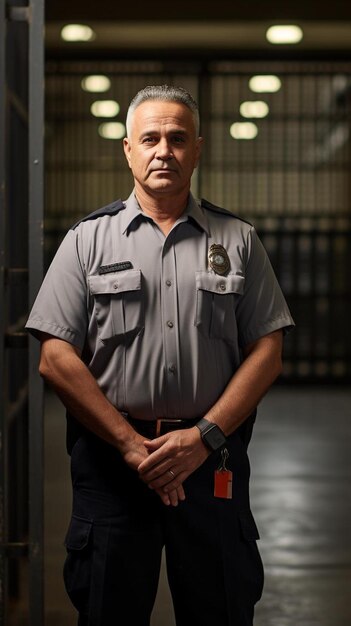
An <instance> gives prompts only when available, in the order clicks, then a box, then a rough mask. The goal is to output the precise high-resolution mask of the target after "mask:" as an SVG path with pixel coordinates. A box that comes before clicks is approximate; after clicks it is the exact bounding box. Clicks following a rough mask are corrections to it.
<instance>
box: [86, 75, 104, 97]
mask: <svg viewBox="0 0 351 626" xmlns="http://www.w3.org/2000/svg"><path fill="white" fill-rule="evenodd" d="M81 85H82V89H84V91H91V92H92V93H102V92H104V91H108V90H109V89H110V87H111V81H110V79H109V78H108V77H107V76H104V75H103V74H96V75H91V76H86V77H85V78H83V80H82V82H81Z"/></svg>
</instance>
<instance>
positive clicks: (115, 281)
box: [88, 270, 141, 295]
mask: <svg viewBox="0 0 351 626" xmlns="http://www.w3.org/2000/svg"><path fill="white" fill-rule="evenodd" d="M88 282H89V289H90V293H91V294H92V295H98V294H103V293H106V294H108V293H109V294H112V293H122V292H123V291H136V290H137V289H141V270H126V271H125V272H114V273H113V274H102V275H101V276H97V275H96V276H88Z"/></svg>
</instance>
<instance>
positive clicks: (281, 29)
mask: <svg viewBox="0 0 351 626" xmlns="http://www.w3.org/2000/svg"><path fill="white" fill-rule="evenodd" d="M302 37H303V32H302V28H300V26H296V25H295V24H289V25H285V26H279V25H276V26H271V27H270V28H269V29H268V30H267V32H266V38H267V39H268V41H269V43H283V44H291V43H299V41H301V39H302Z"/></svg>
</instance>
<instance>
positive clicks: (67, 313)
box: [27, 193, 293, 419]
mask: <svg viewBox="0 0 351 626" xmlns="http://www.w3.org/2000/svg"><path fill="white" fill-rule="evenodd" d="M116 206H117V209H116V207H115V210H113V209H114V207H113V205H110V207H107V208H106V210H102V211H101V212H100V214H99V215H98V216H96V214H95V216H94V219H87V220H86V221H82V222H80V223H79V224H78V225H77V226H75V227H74V228H73V229H72V230H70V231H69V232H68V234H67V235H66V237H65V239H64V241H63V243H62V244H61V246H60V248H59V250H58V252H57V254H56V256H55V258H54V260H53V262H52V264H51V266H50V268H49V271H48V273H47V275H46V277H45V280H44V282H43V284H42V287H41V289H40V291H39V294H38V296H37V299H36V301H35V303H34V306H33V309H32V311H31V314H30V317H29V320H28V322H27V328H28V329H30V330H31V332H33V334H36V332H37V331H42V332H45V333H49V334H50V335H53V336H54V337H58V338H59V339H63V340H65V341H68V342H69V343H71V344H73V345H74V346H77V347H78V348H80V349H81V350H82V359H83V361H84V362H85V364H86V365H87V366H88V368H89V370H90V371H91V373H92V374H93V376H94V377H95V378H96V380H97V382H98V384H99V386H100V387H101V389H102V390H103V392H104V393H105V394H106V396H107V397H108V398H109V400H110V401H111V402H112V403H113V404H114V405H115V406H116V407H117V408H118V409H119V410H121V411H126V412H128V413H129V414H130V415H131V416H133V417H135V418H139V419H154V418H157V417H166V418H177V417H178V418H179V417H182V418H194V417H199V416H202V415H204V414H205V413H206V411H207V410H208V409H209V408H210V407H211V406H212V405H213V404H214V403H215V402H216V400H217V399H218V397H219V396H220V395H221V393H222V392H223V390H224V388H225V387H226V385H227V383H228V382H229V380H230V378H231V377H232V376H233V374H234V373H235V371H236V370H237V368H238V367H239V366H240V364H241V362H242V348H243V347H244V346H245V345H246V344H247V343H249V342H252V341H255V340H257V339H259V338H260V337H262V336H264V335H266V334H268V333H270V332H272V331H275V330H277V329H279V328H285V329H287V328H288V327H291V326H292V325H293V320H292V318H291V315H290V313H289V310H288V307H287V305H286V302H285V300H284V297H283V295H282V292H281V290H280V287H279V285H278V283H277V280H276V278H275V275H274V273H273V270H272V267H271V265H270V263H269V260H268V257H267V255H266V253H265V250H264V248H263V246H262V244H261V243H260V241H259V239H258V237H257V235H256V232H255V230H254V228H253V227H252V226H251V225H250V224H248V223H247V222H245V221H243V220H241V219H239V218H237V217H235V216H234V215H233V214H231V213H229V212H226V211H224V210H221V209H218V208H217V207H214V206H213V205H210V204H209V203H206V202H203V203H199V202H197V201H196V200H195V199H194V198H193V197H192V196H191V195H190V196H189V202H188V205H187V208H186V210H185V212H184V213H183V215H182V216H181V217H180V218H179V219H178V220H177V222H176V223H175V225H174V226H173V228H172V230H171V232H170V233H169V234H168V235H167V237H165V236H164V234H163V233H162V231H161V230H160V229H159V227H158V226H157V225H156V223H154V222H153V220H152V219H151V218H149V217H148V216H146V215H145V214H143V213H142V211H141V209H140V207H139V205H138V203H137V201H136V198H135V196H134V193H133V194H132V195H131V196H130V197H129V199H128V200H127V201H126V202H125V203H123V204H122V203H120V205H116ZM119 206H120V209H119V210H118V207H119ZM213 243H216V244H221V245H222V246H223V247H224V248H225V250H226V251H227V253H228V256H229V259H230V269H229V272H228V273H227V274H226V275H225V276H220V275H218V274H216V273H215V272H214V271H213V270H212V269H211V268H210V267H209V265H208V250H209V247H210V246H211V244H213ZM123 262H130V263H129V264H128V266H127V267H128V269H123V268H124V267H125V266H123V265H119V266H116V265H115V264H118V263H120V264H122V263H123ZM110 265H111V266H112V267H110V268H109V267H107V268H106V267H105V266H110ZM101 267H102V268H103V270H101ZM101 271H103V272H104V273H101ZM99 272H100V273H99Z"/></svg>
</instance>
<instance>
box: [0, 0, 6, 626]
mask: <svg viewBox="0 0 351 626" xmlns="http://www.w3.org/2000/svg"><path fill="white" fill-rule="evenodd" d="M5 9H6V7H5V0H0V381H1V382H0V626H4V625H5V619H6V617H5V611H6V606H5V605H6V578H7V577H6V557H5V543H6V540H7V536H6V518H5V505H6V502H5V498H6V493H5V480H6V479H5V476H6V472H5V465H6V459H5V439H6V414H5V384H4V381H5V344H4V336H5V258H6V257H5V244H6V237H5V226H6V221H5V211H6V185H5V180H6V167H5V158H6V155H5V149H6V148H5V129H6V119H5V117H6V64H5V51H6V22H5Z"/></svg>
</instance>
